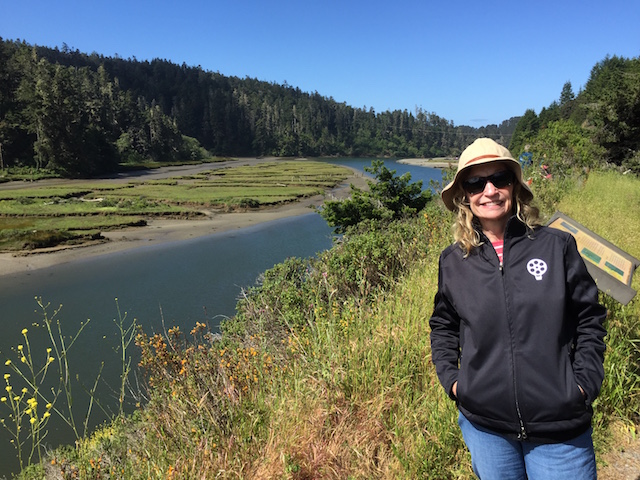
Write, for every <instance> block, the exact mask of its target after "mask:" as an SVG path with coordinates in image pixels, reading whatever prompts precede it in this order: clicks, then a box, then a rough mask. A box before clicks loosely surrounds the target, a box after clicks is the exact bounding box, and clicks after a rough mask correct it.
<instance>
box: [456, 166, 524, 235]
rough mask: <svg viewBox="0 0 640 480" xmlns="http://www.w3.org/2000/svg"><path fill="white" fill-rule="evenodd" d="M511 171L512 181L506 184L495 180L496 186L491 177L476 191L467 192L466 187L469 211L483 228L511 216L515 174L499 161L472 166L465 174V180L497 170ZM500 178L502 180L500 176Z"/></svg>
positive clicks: (496, 171) (493, 172) (490, 173)
mask: <svg viewBox="0 0 640 480" xmlns="http://www.w3.org/2000/svg"><path fill="white" fill-rule="evenodd" d="M503 171H506V172H509V173H511V179H512V181H511V182H509V184H508V185H503V183H504V181H496V183H498V187H496V186H495V185H494V184H493V183H492V182H491V179H488V181H487V182H486V185H485V186H484V188H483V189H482V190H481V191H479V192H477V193H473V192H469V191H468V190H467V189H466V188H464V182H463V188H464V189H465V195H466V197H467V200H468V201H469V205H470V207H471V211H472V212H473V214H474V215H475V216H476V217H477V218H478V220H480V224H481V225H482V227H483V228H484V229H486V228H487V227H488V226H489V225H492V226H495V225H496V223H498V224H499V223H502V222H504V226H506V222H507V220H508V219H509V217H510V216H511V212H512V206H513V182H514V181H516V180H515V176H514V175H513V174H512V172H511V171H510V170H509V168H508V167H506V166H505V165H503V164H501V163H485V164H482V165H477V166H475V167H472V168H471V170H470V171H469V173H468V174H467V175H466V176H465V180H469V179H472V178H473V177H489V176H491V175H493V174H495V173H498V172H503ZM501 180H504V178H502V179H501Z"/></svg>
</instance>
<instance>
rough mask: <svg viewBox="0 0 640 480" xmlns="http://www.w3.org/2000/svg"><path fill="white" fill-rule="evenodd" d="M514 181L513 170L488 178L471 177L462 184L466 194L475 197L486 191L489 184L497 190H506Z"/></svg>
mask: <svg viewBox="0 0 640 480" xmlns="http://www.w3.org/2000/svg"><path fill="white" fill-rule="evenodd" d="M514 180H515V174H514V173H513V172H512V171H511V170H501V171H499V172H496V173H494V174H492V175H489V176H488V177H469V178H467V179H466V180H465V181H464V182H462V188H463V189H464V191H465V192H467V193H470V194H471V195H475V194H476V193H480V192H483V191H484V187H486V186H487V182H491V184H492V185H493V186H494V187H496V188H505V187H508V186H509V185H511V184H512V183H513V181H514Z"/></svg>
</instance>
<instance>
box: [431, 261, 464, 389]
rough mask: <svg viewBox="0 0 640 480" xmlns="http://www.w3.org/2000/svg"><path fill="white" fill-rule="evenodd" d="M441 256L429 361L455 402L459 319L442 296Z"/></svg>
mask: <svg viewBox="0 0 640 480" xmlns="http://www.w3.org/2000/svg"><path fill="white" fill-rule="evenodd" d="M444 282H445V279H443V275H442V256H440V263H439V266H438V292H437V293H436V296H435V299H434V308H433V314H432V316H431V319H430V320H429V326H430V327H431V359H432V361H433V363H434V365H435V367H436V373H437V374H438V379H439V380H440V383H441V384H442V386H443V387H444V389H445V391H446V392H447V394H448V395H449V397H451V399H453V400H455V397H454V395H453V392H452V387H453V384H454V383H455V382H456V380H457V379H458V360H459V356H460V318H459V317H458V314H457V313H456V311H455V309H454V308H453V306H452V305H451V302H450V301H449V299H448V298H447V296H446V295H445V294H444V291H443V290H444Z"/></svg>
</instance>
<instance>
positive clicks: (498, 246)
mask: <svg viewBox="0 0 640 480" xmlns="http://www.w3.org/2000/svg"><path fill="white" fill-rule="evenodd" d="M491 245H493V248H494V250H495V251H496V253H497V254H498V259H499V260H500V265H502V249H503V248H504V240H498V241H497V242H491Z"/></svg>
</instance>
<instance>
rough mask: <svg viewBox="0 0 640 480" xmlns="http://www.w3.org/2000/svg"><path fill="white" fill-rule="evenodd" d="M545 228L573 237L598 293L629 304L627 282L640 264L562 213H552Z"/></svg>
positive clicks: (630, 295) (629, 289)
mask: <svg viewBox="0 0 640 480" xmlns="http://www.w3.org/2000/svg"><path fill="white" fill-rule="evenodd" d="M547 225H548V226H549V227H553V228H557V229H558V230H563V231H565V232H569V233H570V234H571V235H573V237H574V238H575V239H576V243H577V244H578V251H579V252H580V255H581V256H582V258H583V259H584V261H585V264H586V266H587V270H589V273H590V274H591V276H592V277H593V279H594V280H595V281H596V284H597V285H598V289H600V291H602V292H604V293H607V294H608V295H611V296H612V297H613V298H614V299H616V300H617V301H618V302H620V303H622V304H623V305H626V304H627V303H629V302H630V301H631V299H632V298H633V297H634V296H635V294H636V291H635V290H634V289H633V288H631V280H632V279H633V272H634V271H635V270H636V268H638V266H640V260H638V259H637V258H635V257H633V256H631V255H629V254H628V253H627V252H624V251H622V250H620V249H619V248H618V247H616V246H615V245H613V244H612V243H609V242H608V241H606V240H605V239H604V238H602V237H600V236H599V235H596V234H595V233H593V232H592V231H591V230H589V229H588V228H586V227H585V226H583V225H580V224H579V223H578V222H576V221H575V220H573V219H572V218H569V217H567V216H566V215H564V214H563V213H560V212H556V213H554V214H553V217H551V220H549V223H547Z"/></svg>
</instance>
